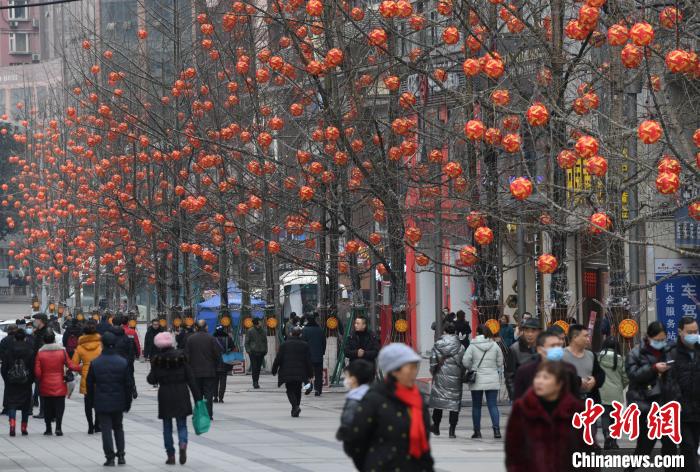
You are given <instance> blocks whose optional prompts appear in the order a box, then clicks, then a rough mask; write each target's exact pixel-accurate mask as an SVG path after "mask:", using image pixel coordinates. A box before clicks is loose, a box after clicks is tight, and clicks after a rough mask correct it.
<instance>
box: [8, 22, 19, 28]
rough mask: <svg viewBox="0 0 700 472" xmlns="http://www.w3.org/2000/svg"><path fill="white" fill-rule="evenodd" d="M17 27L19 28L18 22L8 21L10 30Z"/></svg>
mask: <svg viewBox="0 0 700 472" xmlns="http://www.w3.org/2000/svg"><path fill="white" fill-rule="evenodd" d="M17 26H19V22H18V21H10V28H17Z"/></svg>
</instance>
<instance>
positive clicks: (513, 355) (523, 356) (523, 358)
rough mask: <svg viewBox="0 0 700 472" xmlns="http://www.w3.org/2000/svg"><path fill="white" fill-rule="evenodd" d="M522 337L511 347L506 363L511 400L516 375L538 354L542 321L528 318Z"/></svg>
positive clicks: (522, 328) (523, 325) (507, 386)
mask: <svg viewBox="0 0 700 472" xmlns="http://www.w3.org/2000/svg"><path fill="white" fill-rule="evenodd" d="M521 331H522V336H520V337H519V338H518V340H517V341H515V342H514V343H513V345H512V346H510V349H509V350H508V356H506V362H505V364H506V365H505V371H506V375H505V379H506V389H507V390H508V396H509V397H510V399H511V400H514V397H513V382H514V381H515V373H516V372H517V371H518V368H519V367H520V366H521V365H523V364H525V363H526V362H529V361H531V360H532V358H533V357H534V356H535V355H536V354H537V347H536V343H537V336H538V335H539V334H540V331H541V330H540V320H538V319H536V318H528V319H527V320H525V322H524V323H523V324H522V325H521Z"/></svg>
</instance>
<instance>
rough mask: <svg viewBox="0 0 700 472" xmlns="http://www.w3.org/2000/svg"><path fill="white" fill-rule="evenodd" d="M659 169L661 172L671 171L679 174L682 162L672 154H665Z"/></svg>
mask: <svg viewBox="0 0 700 472" xmlns="http://www.w3.org/2000/svg"><path fill="white" fill-rule="evenodd" d="M657 169H658V170H659V173H660V174H662V173H664V172H671V173H672V174H676V175H678V174H680V173H681V163H680V162H678V160H676V159H674V158H673V157H671V156H664V157H663V158H662V159H661V160H660V161H659V165H658V166H657Z"/></svg>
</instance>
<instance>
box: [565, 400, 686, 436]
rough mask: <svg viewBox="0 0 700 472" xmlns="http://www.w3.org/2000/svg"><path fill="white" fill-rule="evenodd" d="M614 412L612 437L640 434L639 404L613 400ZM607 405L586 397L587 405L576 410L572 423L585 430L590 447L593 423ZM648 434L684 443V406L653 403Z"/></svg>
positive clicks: (648, 417)
mask: <svg viewBox="0 0 700 472" xmlns="http://www.w3.org/2000/svg"><path fill="white" fill-rule="evenodd" d="M612 406H613V411H612V412H611V413H610V418H612V420H613V421H612V424H611V425H610V427H609V428H608V431H609V432H610V437H611V438H613V439H622V435H623V434H625V435H626V436H627V438H628V439H629V440H630V441H634V440H636V439H637V438H638V437H639V416H640V414H641V412H640V410H639V406H637V404H636V403H632V404H630V405H629V406H628V407H627V408H625V407H624V406H623V405H622V404H621V403H619V402H616V401H613V403H612ZM603 412H604V408H603V405H598V404H596V403H595V402H594V401H593V400H592V399H590V398H587V399H586V408H585V409H584V410H583V411H582V412H580V413H576V414H575V415H574V417H573V418H572V420H571V425H572V426H573V427H574V428H576V429H582V430H583V440H584V442H585V443H586V444H588V445H589V446H592V445H593V443H594V438H593V425H594V424H595V422H596V421H598V418H600V417H601V416H602V415H603ZM646 422H647V431H648V434H647V436H648V437H649V439H661V438H663V437H664V436H667V437H668V438H669V439H671V441H673V442H674V443H675V444H680V442H681V405H680V403H678V402H676V401H673V402H668V403H666V404H664V405H659V404H658V403H657V402H653V403H652V404H651V409H650V410H649V412H648V413H647V417H646Z"/></svg>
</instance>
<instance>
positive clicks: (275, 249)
mask: <svg viewBox="0 0 700 472" xmlns="http://www.w3.org/2000/svg"><path fill="white" fill-rule="evenodd" d="M267 250H268V252H269V253H270V254H278V253H279V252H280V243H278V242H277V241H270V242H269V243H267Z"/></svg>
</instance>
